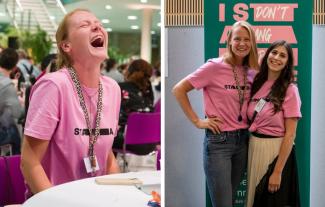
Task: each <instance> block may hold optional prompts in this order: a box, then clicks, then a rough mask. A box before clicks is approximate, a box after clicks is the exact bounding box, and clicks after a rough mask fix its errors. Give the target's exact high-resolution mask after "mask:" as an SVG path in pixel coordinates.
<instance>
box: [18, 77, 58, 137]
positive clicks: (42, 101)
mask: <svg viewBox="0 0 325 207" xmlns="http://www.w3.org/2000/svg"><path fill="white" fill-rule="evenodd" d="M59 99H60V92H59V89H58V87H57V85H55V84H54V83H53V82H52V81H50V80H46V79H43V80H42V79H40V80H39V81H38V82H37V83H36V84H35V85H34V86H33V89H32V92H31V95H30V104H29V108H28V114H27V118H26V125H25V131H24V134H25V135H28V136H31V137H34V138H38V139H43V140H50V139H51V138H52V136H53V133H54V131H55V129H56V127H57V124H58V122H59V107H60V106H59V103H60V101H59Z"/></svg>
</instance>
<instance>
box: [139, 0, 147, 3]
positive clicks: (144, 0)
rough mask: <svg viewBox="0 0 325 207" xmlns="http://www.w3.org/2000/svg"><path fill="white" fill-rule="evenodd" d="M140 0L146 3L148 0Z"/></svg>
mask: <svg viewBox="0 0 325 207" xmlns="http://www.w3.org/2000/svg"><path fill="white" fill-rule="evenodd" d="M140 1H141V3H147V2H148V0H140Z"/></svg>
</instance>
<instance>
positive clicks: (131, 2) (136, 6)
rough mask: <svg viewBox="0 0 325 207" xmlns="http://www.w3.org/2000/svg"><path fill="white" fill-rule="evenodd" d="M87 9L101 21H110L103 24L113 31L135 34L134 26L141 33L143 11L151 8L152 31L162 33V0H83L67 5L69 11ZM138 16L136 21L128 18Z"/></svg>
mask: <svg viewBox="0 0 325 207" xmlns="http://www.w3.org/2000/svg"><path fill="white" fill-rule="evenodd" d="M106 5H110V6H111V7H112V9H109V10H107V9H106V8H105V6H106ZM79 7H81V8H87V9H89V10H90V11H92V12H93V13H95V14H96V16H97V18H99V19H108V20H109V21H110V22H109V23H103V25H104V27H108V28H111V29H112V31H113V32H114V31H119V32H131V31H132V32H134V30H132V29H131V26H132V25H135V26H138V27H139V30H138V31H139V32H140V31H141V25H142V10H143V9H144V8H147V9H148V8H151V9H152V10H153V15H152V30H153V31H155V32H158V33H160V27H159V26H157V24H158V23H159V22H160V0H147V3H141V2H140V0H83V1H79V2H76V3H72V4H68V5H65V8H66V9H67V11H71V10H73V9H75V8H79ZM130 15H132V16H136V17H137V19H136V20H129V19H128V16H130Z"/></svg>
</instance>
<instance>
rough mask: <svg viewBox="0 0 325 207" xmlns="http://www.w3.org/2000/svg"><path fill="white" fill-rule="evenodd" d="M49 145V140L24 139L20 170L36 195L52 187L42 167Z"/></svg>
mask: <svg viewBox="0 0 325 207" xmlns="http://www.w3.org/2000/svg"><path fill="white" fill-rule="evenodd" d="M48 145H49V141H48V140H41V139H36V138H34V137H30V136H26V135H25V137H24V139H23V144H22V150H21V165H20V168H21V171H22V173H23V176H24V178H25V180H26V182H27V184H28V186H29V187H30V189H31V191H32V192H33V193H34V194H36V193H38V192H40V191H43V190H45V189H47V188H50V187H52V184H51V182H50V180H49V179H48V177H47V175H46V173H45V171H44V168H43V166H42V165H41V161H42V159H43V157H44V154H45V152H46V150H47V147H48Z"/></svg>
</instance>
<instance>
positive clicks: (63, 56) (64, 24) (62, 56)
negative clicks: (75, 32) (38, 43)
mask: <svg viewBox="0 0 325 207" xmlns="http://www.w3.org/2000/svg"><path fill="white" fill-rule="evenodd" d="M80 11H84V12H90V11H89V10H87V9H80V8H79V9H75V10H73V11H71V12H69V13H68V14H66V15H65V16H64V18H63V20H62V21H61V23H60V24H59V27H58V29H57V31H56V34H55V38H56V44H57V47H58V58H57V61H56V65H57V68H62V67H71V66H72V63H73V62H72V60H71V58H70V57H69V55H68V54H67V53H65V52H64V51H63V50H62V48H61V44H62V42H64V41H65V40H67V39H68V36H69V31H68V30H69V18H70V17H71V16H72V15H73V14H75V13H77V12H80Z"/></svg>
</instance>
